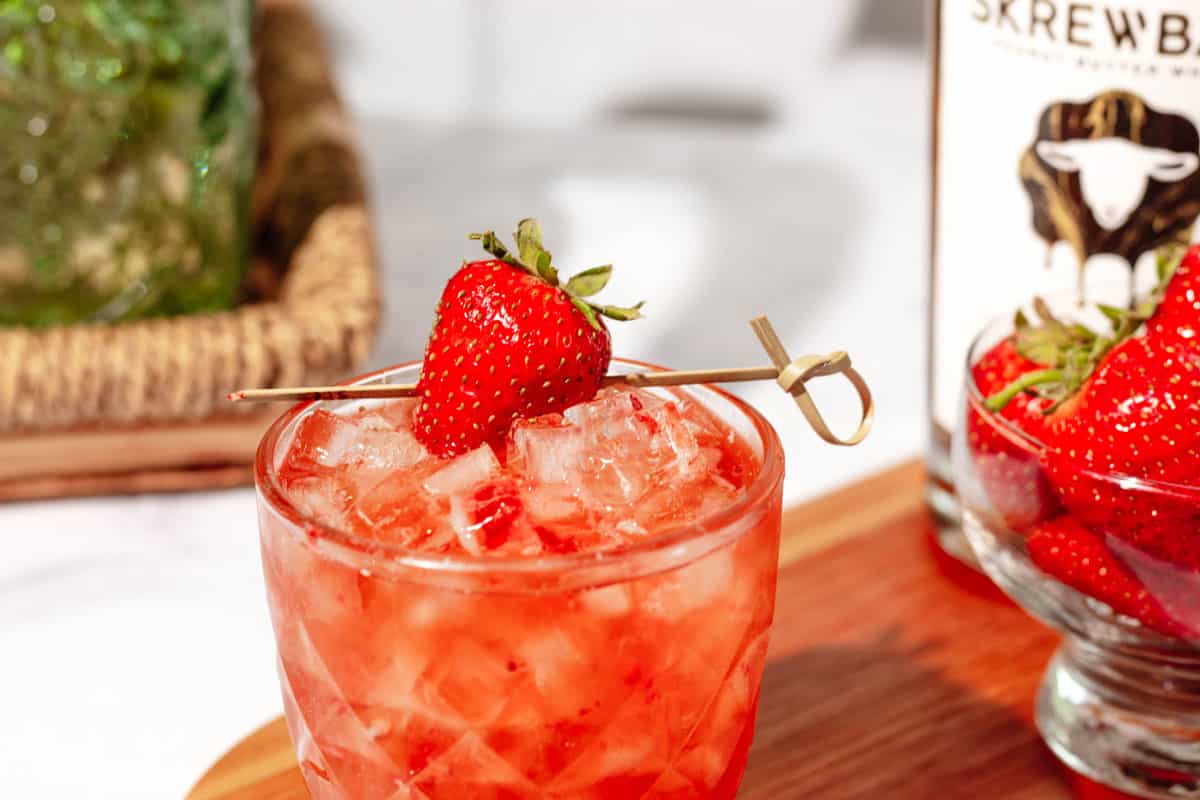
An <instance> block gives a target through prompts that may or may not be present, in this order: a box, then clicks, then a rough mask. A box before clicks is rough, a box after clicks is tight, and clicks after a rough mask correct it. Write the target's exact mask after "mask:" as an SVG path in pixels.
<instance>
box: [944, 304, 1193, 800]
mask: <svg viewBox="0 0 1200 800" xmlns="http://www.w3.org/2000/svg"><path fill="white" fill-rule="evenodd" d="M1052 305H1053V304H1052ZM1056 306H1057V307H1055V308H1054V311H1055V313H1056V314H1058V315H1059V316H1060V318H1062V319H1071V318H1072V316H1073V315H1074V314H1076V313H1077V312H1078V309H1077V308H1076V306H1075V304H1074V303H1073V302H1072V301H1063V302H1060V303H1057V304H1056ZM1012 332H1013V328H1012V320H1011V318H1010V319H1005V320H999V321H996V322H994V323H992V324H991V325H989V326H988V327H986V328H985V329H984V330H983V332H982V333H981V334H980V335H979V337H978V338H977V339H976V341H975V343H974V345H973V346H972V348H971V352H970V354H969V356H968V362H967V370H966V380H965V389H964V401H963V409H962V412H961V413H960V416H959V426H958V430H957V432H956V433H955V436H954V442H953V461H954V469H955V478H956V483H957V487H958V492H959V496H960V498H961V500H962V504H963V510H964V515H963V516H964V520H963V524H964V530H965V531H966V534H967V537H968V539H969V541H970V543H971V546H972V548H973V549H974V551H975V554H976V556H977V557H978V558H979V561H980V562H981V564H982V566H983V568H984V570H985V571H986V572H987V573H988V575H990V576H991V578H992V579H993V580H994V581H995V582H996V583H997V584H998V585H999V586H1000V587H1001V588H1002V589H1004V591H1005V592H1007V593H1008V594H1009V595H1010V596H1012V598H1013V599H1014V600H1016V601H1017V602H1018V603H1019V604H1020V605H1021V606H1022V607H1023V608H1024V609H1025V610H1026V611H1028V612H1029V613H1030V614H1032V615H1033V616H1034V617H1036V618H1037V619H1039V620H1041V621H1042V622H1044V623H1046V624H1047V625H1050V626H1051V627H1053V628H1055V629H1056V630H1059V631H1061V632H1063V633H1064V634H1065V636H1066V638H1065V641H1064V643H1063V644H1062V646H1061V647H1060V648H1059V650H1058V652H1057V653H1056V654H1055V656H1054V658H1053V659H1052V660H1051V662H1050V664H1049V666H1048V667H1047V669H1046V673H1045V677H1044V678H1043V681H1042V686H1041V690H1040V693H1039V695H1038V699H1037V713H1036V719H1037V724H1038V728H1039V729H1040V731H1041V734H1042V737H1043V738H1044V739H1045V741H1046V743H1047V744H1048V745H1049V746H1050V749H1051V750H1053V752H1054V753H1055V754H1056V755H1057V756H1058V757H1059V759H1061V760H1062V761H1063V762H1064V763H1065V764H1066V765H1067V766H1068V767H1070V768H1071V769H1073V770H1075V771H1076V772H1078V773H1081V774H1082V775H1084V776H1086V777H1088V778H1091V779H1093V780H1095V781H1098V782H1100V783H1103V784H1105V785H1107V786H1110V787H1113V788H1115V789H1118V790H1120V791H1122V792H1126V793H1129V794H1131V795H1134V796H1137V797H1147V798H1164V799H1165V798H1179V797H1200V574H1198V573H1197V572H1196V571H1195V570H1192V569H1188V568H1185V567H1183V566H1179V565H1178V562H1177V561H1172V560H1166V559H1165V558H1164V557H1163V554H1162V553H1161V552H1159V551H1158V550H1157V548H1155V547H1154V546H1153V544H1152V542H1153V540H1154V537H1155V536H1157V535H1158V534H1160V533H1161V532H1163V531H1166V530H1168V528H1167V527H1162V526H1182V527H1181V528H1179V530H1184V531H1186V532H1188V533H1190V534H1191V535H1200V490H1198V489H1196V488H1194V487H1184V486H1177V485H1170V484H1165V483H1158V482H1154V481H1147V480H1143V479H1139V478H1134V477H1130V476H1126V475H1120V474H1102V473H1097V472H1093V471H1090V470H1087V469H1084V468H1083V467H1080V468H1078V469H1077V470H1070V469H1069V468H1068V471H1067V472H1066V473H1064V472H1062V471H1060V473H1059V475H1058V481H1059V482H1060V485H1061V484H1062V482H1063V481H1067V482H1069V483H1071V484H1073V485H1074V486H1075V487H1076V489H1077V491H1074V493H1073V494H1072V496H1071V497H1070V498H1069V499H1068V500H1067V502H1063V503H1061V504H1060V499H1059V498H1057V497H1056V496H1055V493H1054V492H1053V491H1052V489H1051V488H1050V484H1049V475H1048V473H1047V468H1046V457H1047V455H1048V450H1047V446H1046V445H1045V444H1044V443H1043V442H1041V441H1039V440H1037V439H1035V438H1033V437H1031V436H1029V435H1028V434H1026V433H1025V432H1024V431H1021V430H1019V429H1018V428H1017V427H1015V426H1014V425H1012V424H1011V423H1009V421H1008V420H1006V419H1004V418H1002V417H1000V416H997V415H995V414H993V413H991V412H989V411H988V410H987V409H986V408H985V407H984V406H983V401H984V398H983V397H982V396H981V394H980V391H979V388H978V386H977V385H976V384H975V381H974V378H973V376H972V371H971V365H973V364H975V363H976V362H978V360H979V359H980V357H981V356H982V355H983V354H984V353H985V352H986V351H987V350H988V349H990V348H991V347H992V346H993V345H995V344H996V343H997V342H999V341H1000V340H1001V339H1003V338H1005V337H1007V336H1008V335H1010V334H1011V333H1012ZM968 419H972V420H973V423H972V424H973V425H977V426H988V428H989V430H990V431H991V432H992V433H994V434H995V435H997V436H999V437H1002V438H1003V439H1004V440H1006V441H1008V442H1009V443H1010V445H1011V447H1009V448H1007V449H1006V452H1000V453H998V452H994V451H993V452H980V450H979V448H976V447H974V446H973V443H972V441H971V437H970V436H969V435H968V434H967V430H968ZM977 430H978V429H977ZM1059 463H1061V462H1059ZM1059 469H1060V470H1062V469H1063V468H1062V467H1060V468H1059ZM1198 470H1200V465H1198ZM1000 476H1004V477H1000ZM1004 480H1008V481H1010V483H1008V485H1004V483H1003V481H1004ZM1016 487H1021V490H1020V491H1017V489H1016ZM1022 492H1023V494H1024V496H1023V497H1021V496H1019V495H1020V494H1021V493H1022ZM1096 492H1098V493H1099V494H1100V495H1102V496H1109V497H1111V496H1114V495H1115V496H1119V497H1121V498H1122V502H1121V503H1120V505H1121V506H1122V507H1121V508H1117V509H1115V516H1114V510H1113V509H1111V508H1101V507H1099V505H1098V504H1096V503H1095V502H1094V501H1093V500H1092V499H1091V498H1094V497H1095V496H1096V494H1095V493H1096ZM1022 501H1024V502H1022ZM1135 515H1136V516H1137V517H1139V519H1136V520H1135V519H1133V516H1135ZM1039 518H1042V519H1045V518H1057V519H1060V520H1061V519H1063V518H1070V520H1071V521H1072V524H1073V523H1074V522H1078V523H1080V525H1081V526H1082V527H1083V529H1084V531H1085V532H1086V534H1085V535H1087V536H1088V537H1089V541H1094V542H1096V543H1098V544H1097V547H1100V548H1102V551H1101V552H1104V553H1105V554H1106V555H1105V556H1104V557H1105V558H1106V559H1107V558H1112V559H1113V564H1114V565H1116V566H1115V571H1118V572H1119V574H1120V575H1126V574H1127V575H1129V576H1131V577H1132V579H1133V580H1134V581H1136V583H1137V584H1139V585H1140V586H1142V587H1144V590H1145V594H1144V595H1139V594H1138V593H1136V592H1133V593H1131V596H1128V597H1123V601H1124V602H1127V603H1129V604H1130V605H1129V606H1128V607H1126V609H1125V610H1126V611H1130V610H1131V609H1133V608H1135V607H1137V608H1148V609H1150V611H1146V612H1144V613H1143V616H1145V617H1146V618H1147V619H1151V620H1152V621H1153V623H1154V624H1153V625H1150V624H1147V622H1146V621H1144V620H1139V619H1136V618H1134V617H1133V616H1129V615H1127V614H1125V613H1120V610H1119V609H1114V608H1113V607H1112V606H1111V605H1109V604H1108V603H1105V602H1102V601H1101V600H1099V599H1097V598H1096V597H1093V596H1091V595H1090V594H1089V593H1087V592H1084V591H1079V590H1077V589H1076V588H1072V587H1071V586H1068V585H1067V584H1066V583H1064V582H1063V581H1060V580H1058V579H1056V578H1054V577H1052V576H1051V575H1049V574H1047V573H1046V572H1044V571H1043V570H1042V569H1040V568H1039V567H1038V566H1037V564H1036V563H1035V561H1034V559H1033V558H1031V556H1030V546H1029V541H1030V536H1031V534H1032V533H1033V532H1034V531H1035V530H1036V527H1037V520H1038V519H1039ZM1014 520H1016V521H1014ZM1155 526H1159V527H1155ZM1093 537H1094V538H1093ZM1064 550H1069V548H1068V547H1066V546H1065V545H1064ZM1062 557H1063V558H1071V559H1074V560H1075V561H1076V562H1078V563H1077V567H1078V569H1079V574H1080V576H1087V577H1086V578H1085V577H1080V579H1079V580H1078V581H1076V583H1077V585H1080V586H1082V585H1084V584H1083V583H1082V582H1081V581H1083V580H1092V579H1094V580H1110V579H1111V580H1116V579H1118V578H1117V576H1116V575H1108V574H1101V573H1100V569H1104V570H1105V573H1107V569H1106V568H1103V567H1101V568H1100V569H1095V568H1094V567H1093V565H1091V564H1089V563H1088V562H1089V561H1090V558H1089V556H1088V554H1086V553H1082V551H1080V552H1079V553H1075V552H1071V553H1068V554H1064V555H1063V556H1062Z"/></svg>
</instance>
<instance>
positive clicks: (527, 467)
mask: <svg viewBox="0 0 1200 800" xmlns="http://www.w3.org/2000/svg"><path fill="white" fill-rule="evenodd" d="M568 410H570V409H568ZM587 446H588V443H587V440H586V439H585V438H584V436H583V434H582V432H581V431H580V430H579V429H578V428H577V427H574V426H571V425H555V424H545V423H535V424H520V423H518V424H517V425H516V426H514V428H513V431H512V436H511V446H510V447H509V465H510V467H512V468H513V469H514V470H515V471H517V472H520V473H522V474H524V475H527V476H528V477H529V478H531V479H533V480H534V481H536V482H538V483H542V484H570V485H573V484H575V483H577V482H578V481H579V477H580V470H581V468H582V464H583V461H584V457H585V455H586V452H587Z"/></svg>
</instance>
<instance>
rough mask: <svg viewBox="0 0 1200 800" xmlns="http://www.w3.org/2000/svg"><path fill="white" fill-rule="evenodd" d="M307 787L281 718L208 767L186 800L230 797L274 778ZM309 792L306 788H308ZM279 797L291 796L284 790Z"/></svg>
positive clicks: (285, 725) (213, 799)
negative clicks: (243, 789) (297, 766)
mask: <svg viewBox="0 0 1200 800" xmlns="http://www.w3.org/2000/svg"><path fill="white" fill-rule="evenodd" d="M276 780H279V781H285V780H286V781H287V783H286V785H288V786H293V785H294V786H297V787H299V788H301V789H303V787H304V779H303V777H302V776H301V774H300V771H299V770H298V769H297V768H296V751H295V749H293V747H292V737H291V736H290V735H289V734H288V729H287V723H286V722H284V719H283V717H278V718H276V719H274V720H272V721H271V722H269V723H267V724H266V725H264V726H263V727H261V728H259V729H258V730H257V731H256V732H255V733H254V734H253V735H251V736H249V737H247V738H245V739H243V740H242V741H241V742H239V743H238V745H237V746H236V747H234V748H233V749H232V750H230V751H229V752H228V753H226V754H225V755H224V756H222V757H221V759H220V760H219V761H218V762H217V763H216V764H214V765H213V766H212V768H211V769H209V771H208V773H207V774H205V776H204V777H203V778H202V779H201V780H200V782H199V783H197V784H196V786H195V787H194V788H193V789H192V791H191V792H190V793H189V794H188V796H187V800H229V798H232V797H234V796H235V795H234V792H237V791H238V790H240V789H242V788H244V787H246V786H259V785H262V784H265V783H268V782H273V781H276ZM305 792H307V790H305ZM280 796H283V797H287V796H290V795H288V794H285V793H283V792H281V793H280Z"/></svg>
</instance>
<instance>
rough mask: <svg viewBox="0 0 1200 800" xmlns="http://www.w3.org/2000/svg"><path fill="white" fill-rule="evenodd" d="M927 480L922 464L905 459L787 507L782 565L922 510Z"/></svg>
mask: <svg viewBox="0 0 1200 800" xmlns="http://www.w3.org/2000/svg"><path fill="white" fill-rule="evenodd" d="M924 483H925V465H924V463H923V462H921V461H920V460H911V461H904V462H901V463H899V464H897V465H895V466H893V467H890V468H889V469H885V470H883V471H882V472H878V473H875V474H874V475H871V476H869V477H867V478H865V479H863V480H861V481H858V482H856V483H852V484H850V485H849V486H847V487H845V488H843V489H838V490H837V491H834V492H832V493H830V494H827V495H824V496H822V497H819V498H817V499H815V500H810V501H808V502H807V503H802V504H801V505H798V506H796V507H794V508H791V509H789V510H787V511H785V512H784V513H783V526H782V528H783V536H782V537H781V539H780V543H779V565H780V566H787V565H788V564H792V563H795V562H796V561H799V560H800V559H802V558H804V557H805V556H808V555H811V554H812V553H816V552H819V551H821V550H825V549H827V548H829V547H833V546H834V545H835V544H839V543H840V542H844V541H847V540H849V539H853V538H854V537H856V536H861V535H863V534H865V533H870V532H871V531H874V530H878V529H879V527H880V526H881V525H884V524H886V523H887V522H889V521H890V520H894V519H898V518H900V517H903V516H906V515H908V514H911V513H914V512H916V511H919V510H921V508H922V507H923V506H924V504H925V501H924V499H923V492H922V487H923V485H924Z"/></svg>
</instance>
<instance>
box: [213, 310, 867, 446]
mask: <svg viewBox="0 0 1200 800" xmlns="http://www.w3.org/2000/svg"><path fill="white" fill-rule="evenodd" d="M750 327H751V328H753V329H754V333H755V334H757V336H758V340H759V341H760V342H761V343H762V346H763V349H765V350H766V351H767V355H768V356H769V357H770V359H771V362H772V366H769V367H733V368H729V369H693V370H674V371H659V372H631V373H629V374H626V375H609V376H607V377H606V378H605V379H604V384H605V385H606V386H617V385H624V386H636V387H639V388H653V387H657V386H684V385H687V384H696V383H740V382H745V381H764V380H772V381H775V382H776V383H778V384H779V386H780V388H782V389H783V390H784V391H785V392H787V393H788V394H790V395H791V396H792V397H793V398H795V401H796V405H797V406H798V407H799V409H800V411H801V413H802V414H804V418H805V419H806V420H808V424H809V425H810V426H812V429H813V430H814V431H815V432H816V434H817V435H818V436H820V437H821V438H822V439H824V440H825V441H826V442H829V443H830V444H834V445H840V446H843V447H852V446H854V445H856V444H858V443H859V442H861V441H862V440H863V439H865V438H866V437H867V434H868V433H870V431H871V425H872V424H873V422H874V418H875V404H874V401H873V400H872V398H871V389H870V387H868V386H867V382H866V381H865V380H863V377H862V376H861V375H859V374H858V372H857V370H855V369H854V367H852V366H851V364H850V356H849V355H848V354H847V353H845V352H842V351H840V350H839V351H836V352H834V353H830V354H829V355H823V356H821V355H806V356H800V357H799V358H797V359H792V358H790V357H789V356H788V353H787V350H786V349H785V348H784V346H783V342H781V341H780V339H779V336H778V335H777V334H776V333H775V329H774V327H772V325H771V322H770V320H768V319H767V318H766V317H755V318H754V319H752V320H751V321H750ZM838 374H840V375H844V376H845V377H846V380H848V381H849V382H850V384H851V385H852V386H853V387H854V389H855V391H856V392H857V393H858V399H859V402H860V404H861V406H862V416H861V418H860V420H859V423H858V428H857V429H856V430H855V432H854V433H853V434H852V435H851V436H849V437H848V438H846V439H842V438H840V437H838V436H837V435H835V434H834V433H833V431H831V430H830V429H829V426H828V425H827V424H826V423H825V419H824V418H823V417H822V416H821V412H820V411H819V410H817V405H816V403H815V402H813V399H812V396H811V395H810V394H809V393H808V389H807V387H806V386H805V384H806V383H807V382H808V381H810V380H813V379H814V378H820V377H824V376H827V375H838ZM416 396H417V385H416V384H415V383H383V384H373V385H369V386H353V385H351V386H309V387H297V388H282V389H243V390H241V391H238V392H231V393H230V395H229V399H230V400H232V401H235V402H236V401H249V402H271V401H286V402H300V401H312V400H378V399H386V398H397V397H416Z"/></svg>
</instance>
